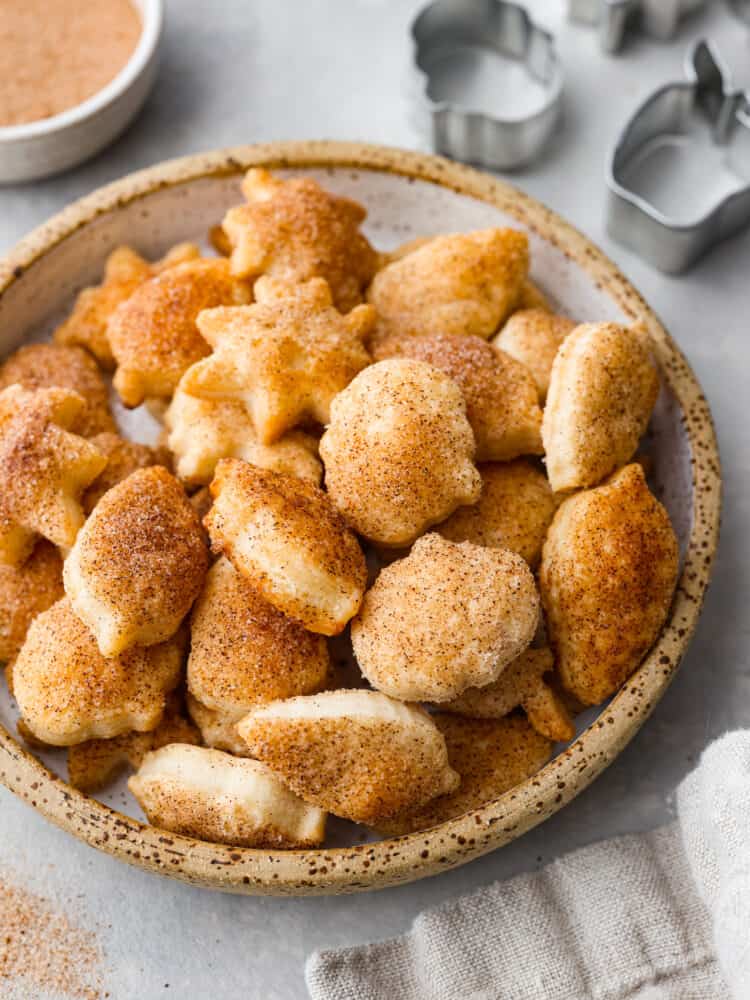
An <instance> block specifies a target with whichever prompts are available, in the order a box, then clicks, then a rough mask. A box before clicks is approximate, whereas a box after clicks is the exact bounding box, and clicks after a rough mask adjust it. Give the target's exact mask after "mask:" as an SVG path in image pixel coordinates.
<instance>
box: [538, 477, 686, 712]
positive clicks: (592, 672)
mask: <svg viewBox="0 0 750 1000" xmlns="http://www.w3.org/2000/svg"><path fill="white" fill-rule="evenodd" d="M678 562H679V553H678V547H677V539H676V537H675V533H674V530H673V529H672V525H671V523H670V520H669V515H668V514H667V512H666V510H665V509H664V507H662V505H661V504H660V503H659V501H658V500H657V499H656V498H655V497H654V496H652V494H651V493H650V491H649V489H648V486H647V485H646V480H645V478H644V475H643V469H642V468H641V467H640V465H635V464H633V465H628V466H626V467H625V468H624V469H621V470H620V471H619V472H617V473H615V475H614V476H612V478H611V479H609V480H607V482H605V483H604V484H603V485H602V486H599V487H597V488H596V489H593V490H586V491H584V492H582V493H577V494H576V495H575V496H572V497H570V498H569V499H567V500H565V501H564V503H563V504H562V505H561V506H560V509H559V510H558V512H557V514H556V515H555V519H554V521H553V522H552V526H551V527H550V530H549V533H548V535H547V540H546V542H545V543H544V550H543V552H542V565H541V570H540V575H539V583H540V587H541V592H542V601H543V603H544V610H545V612H546V615H547V627H548V630H549V636H550V642H551V644H552V647H553V649H554V650H555V653H556V661H557V667H558V670H559V672H560V677H561V679H562V682H563V684H564V685H565V686H566V688H568V690H570V691H571V692H572V693H573V694H574V695H575V696H576V697H577V698H578V699H579V700H580V701H582V702H583V703H584V704H587V705H595V704H598V703H599V702H601V701H603V700H604V699H605V698H606V697H608V696H609V695H610V694H612V693H613V692H614V691H616V690H617V688H619V687H620V685H621V684H622V683H623V682H624V681H625V680H627V678H628V677H629V676H630V675H631V673H632V672H633V671H634V670H635V668H636V667H637V666H638V664H639V663H640V662H641V660H642V659H643V656H644V654H645V653H646V652H647V651H648V649H649V648H650V647H651V645H652V644H653V642H654V640H655V639H656V637H657V635H658V634H659V630H660V629H661V627H662V625H663V624H664V620H665V619H666V616H667V613H668V612H669V606H670V603H671V601H672V594H673V592H674V588H675V584H676V582H677V572H678Z"/></svg>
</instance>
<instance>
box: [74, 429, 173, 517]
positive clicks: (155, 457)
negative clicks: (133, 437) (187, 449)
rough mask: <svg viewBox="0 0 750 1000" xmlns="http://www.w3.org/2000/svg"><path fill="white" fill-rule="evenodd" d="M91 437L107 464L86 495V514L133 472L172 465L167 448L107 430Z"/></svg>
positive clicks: (84, 504) (83, 500)
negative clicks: (157, 446) (156, 466)
mask: <svg viewBox="0 0 750 1000" xmlns="http://www.w3.org/2000/svg"><path fill="white" fill-rule="evenodd" d="M90 440H91V443H92V444H93V445H94V446H95V447H97V448H98V449H99V451H100V452H101V453H102V454H103V455H105V456H106V458H107V464H106V465H105V466H104V468H103V469H102V471H101V472H100V473H99V475H98V476H97V477H96V479H95V480H94V481H93V483H92V484H91V485H90V486H89V487H88V489H87V490H86V492H85V493H84V494H83V497H82V499H81V503H82V504H83V509H84V511H85V512H86V514H90V513H91V511H92V510H93V509H94V507H96V505H97V503H98V502H99V501H100V500H101V498H102V497H103V496H104V494H105V493H106V492H107V491H108V490H111V489H112V487H113V486H117V484H118V483H121V482H122V481H123V479H127V477H128V476H129V475H130V474H131V472H135V471H136V470H137V469H148V468H149V467H150V466H152V465H163V466H164V467H165V468H169V467H170V464H171V462H170V455H169V452H168V451H167V450H166V449H165V448H152V447H150V445H147V444H139V443H138V442H137V441H130V440H129V439H128V438H124V437H120V435H119V434H112V433H109V432H105V433H103V434H96V435H94V437H92V438H91V439H90Z"/></svg>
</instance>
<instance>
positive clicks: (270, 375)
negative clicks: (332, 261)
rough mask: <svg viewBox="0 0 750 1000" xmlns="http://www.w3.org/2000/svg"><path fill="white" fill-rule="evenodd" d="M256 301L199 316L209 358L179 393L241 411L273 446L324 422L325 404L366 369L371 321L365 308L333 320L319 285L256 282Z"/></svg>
mask: <svg viewBox="0 0 750 1000" xmlns="http://www.w3.org/2000/svg"><path fill="white" fill-rule="evenodd" d="M255 300H256V301H255V303H254V304H253V305H251V306H241V307H237V308H229V307H227V308H219V309H208V310H206V311H205V312H203V313H202V314H201V316H200V317H199V320H198V327H199V329H200V331H201V333H202V335H203V336H204V337H205V339H206V340H207V341H208V342H209V343H210V344H211V346H212V347H213V348H214V353H213V354H212V355H211V356H210V357H208V358H205V359H204V360H203V361H200V362H198V363H197V364H195V365H193V366H192V367H191V368H190V369H189V370H188V372H187V374H186V375H185V378H184V379H183V382H182V389H183V390H184V391H185V392H187V393H189V394H190V395H193V396H198V397H199V398H201V399H221V400H236V401H238V402H240V403H242V405H243V406H244V407H245V409H246V410H247V412H248V414H249V415H250V417H251V419H252V421H253V426H254V428H255V433H256V435H257V437H258V440H259V441H260V442H261V444H273V442H274V441H278V439H279V438H280V437H281V436H282V435H283V434H285V433H286V432H287V431H288V430H291V429H292V428H293V427H296V426H297V425H298V424H300V423H302V422H304V421H310V420H312V421H315V422H317V423H320V424H326V423H327V422H328V419H329V415H330V406H331V400H332V399H333V398H334V396H335V395H336V393H338V392H340V391H341V390H342V389H343V388H345V387H346V386H347V385H348V384H349V383H350V382H351V380H352V379H353V378H354V376H355V375H356V374H357V372H359V371H361V370H362V369H363V368H364V367H365V366H366V365H368V364H369V363H370V355H369V354H368V353H367V351H366V350H365V348H364V346H363V344H362V339H363V337H364V336H365V335H366V333H367V332H368V331H369V330H370V329H371V327H372V324H373V322H374V319H375V314H374V311H373V309H372V306H365V305H361V306H356V307H355V308H354V309H352V311H351V312H349V313H347V314H346V315H343V314H342V313H340V312H339V311H338V309H336V307H335V305H334V303H333V300H332V298H331V290H330V288H329V287H328V285H327V284H326V282H325V281H324V280H323V279H322V278H313V279H311V280H310V281H307V282H305V283H304V284H302V285H292V284H289V283H287V282H282V281H278V280H275V279H272V278H269V277H264V278H260V279H259V280H258V281H257V282H256V283H255Z"/></svg>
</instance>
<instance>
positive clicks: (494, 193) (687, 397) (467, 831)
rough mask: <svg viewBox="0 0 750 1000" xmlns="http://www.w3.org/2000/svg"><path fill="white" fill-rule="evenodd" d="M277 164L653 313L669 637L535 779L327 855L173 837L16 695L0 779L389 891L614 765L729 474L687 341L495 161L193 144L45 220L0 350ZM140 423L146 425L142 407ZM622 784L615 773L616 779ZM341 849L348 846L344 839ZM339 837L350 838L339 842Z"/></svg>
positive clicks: (25, 250)
mask: <svg viewBox="0 0 750 1000" xmlns="http://www.w3.org/2000/svg"><path fill="white" fill-rule="evenodd" d="M251 165H264V166H270V167H273V168H278V169H286V170H292V171H293V172H305V173H312V174H313V175H314V176H315V177H318V178H319V179H320V180H321V181H323V182H324V183H325V185H326V186H328V187H330V188H332V189H333V190H335V191H338V192H341V193H344V194H347V195H351V196H352V197H354V198H356V199H358V200H359V201H361V202H363V203H364V204H365V205H366V207H367V209H368V213H369V214H368V220H367V226H366V229H367V233H368V235H369V236H370V238H371V239H372V240H373V242H374V243H375V244H376V245H377V246H378V247H380V248H383V249H387V248H389V247H392V246H394V245H396V244H398V243H400V242H402V241H404V240H406V239H409V238H411V237H415V236H421V235H429V234H433V233H440V232H446V231H450V230H467V229H475V228H480V227H486V226H493V225H513V226H520V227H522V228H523V229H525V230H526V231H527V232H528V234H529V237H530V241H531V249H532V262H533V263H532V277H533V278H534V280H535V281H536V282H537V283H538V284H539V285H540V286H541V287H542V289H543V291H544V292H545V293H546V294H547V295H549V296H550V297H551V298H552V299H553V300H554V301H555V302H556V303H557V305H558V306H559V307H560V309H561V310H562V311H564V312H565V313H567V314H568V315H570V316H573V317H577V318H580V319H588V320H595V319H597V320H598V319H601V320H621V321H628V322H630V321H633V320H640V321H642V322H643V323H645V325H646V326H647V328H648V330H649V332H650V334H651V337H652V339H653V343H654V345H655V349H656V352H657V355H658V360H659V364H660V367H661V372H662V376H663V380H662V381H663V389H662V392H661V396H660V398H659V401H658V403H657V407H656V410H655V412H654V415H653V419H652V421H651V426H650V429H649V435H648V449H649V451H650V454H651V456H652V459H653V476H652V480H653V482H652V485H653V487H654V489H655V490H656V492H657V493H658V494H659V496H660V497H661V499H662V500H663V502H664V503H665V504H666V506H667V508H668V510H669V513H670V515H671V517H672V521H673V523H674V525H675V529H676V531H677V534H678V537H679V540H680V547H681V554H682V572H681V577H680V582H679V585H678V587H677V592H676V594H675V599H674V605H673V607H672V611H671V614H670V617H669V621H668V622H667V623H666V625H665V627H664V629H663V630H662V633H661V635H660V636H659V639H658V641H657V643H656V645H655V646H654V648H653V650H652V651H651V652H650V654H649V655H648V656H647V658H646V659H645V661H644V662H643V664H642V666H641V667H640V668H639V670H638V671H637V672H636V673H635V675H634V676H633V677H632V678H631V679H630V681H629V682H628V683H627V684H626V685H625V687H624V688H623V689H622V690H621V691H620V692H619V693H618V694H617V695H616V697H614V698H613V699H612V700H611V701H610V702H609V703H608V704H607V705H606V706H604V707H602V708H600V709H596V710H592V711H590V712H589V713H587V714H586V715H585V716H583V717H581V718H579V735H578V736H577V738H576V739H575V740H574V741H573V742H572V743H571V744H570V745H569V746H567V747H561V748H558V751H559V752H558V753H557V755H556V756H555V757H554V759H553V760H552V761H551V762H550V763H549V764H548V765H547V766H546V767H545V768H543V770H541V771H540V772H539V773H538V774H537V775H535V776H534V777H533V778H532V779H529V780H528V781H526V782H524V783H523V784H521V785H519V786H517V787H516V788H514V789H513V790H512V791H510V792H508V793H506V794H505V795H503V796H502V797H501V798H499V799H497V800H495V801H492V802H487V803H486V804H485V805H484V806H482V808H481V809H478V810H476V811H474V812H471V813H468V814H466V815H464V816H461V817H459V818H457V819H454V820H451V821H450V822H447V823H443V824H442V825H441V826H438V827H435V828H433V829H431V830H428V831H425V832H423V833H418V834H413V835H411V836H406V837H401V838H398V839H393V840H381V841H368V842H365V843H363V842H362V841H361V835H358V833H357V831H356V830H355V829H354V828H353V827H350V826H347V825H342V826H336V828H335V830H334V843H333V844H332V845H331V846H330V847H326V848H325V849H321V850H316V851H286V852H281V851H266V850H249V849H239V848H234V847H227V846H222V845H219V844H211V843H206V842H202V841H195V840H191V839H189V838H185V837H179V836H175V835H173V834H167V833H164V832H163V831H160V830H158V829H155V828H153V827H150V826H148V825H147V824H145V823H143V822H142V821H141V819H140V818H139V816H140V814H139V812H138V809H137V805H136V803H135V802H134V800H133V799H132V798H130V797H129V796H128V795H127V794H126V793H125V791H124V785H123V784H122V783H121V784H120V785H118V786H115V788H114V789H113V790H112V791H110V792H108V793H107V795H106V796H102V797H101V800H97V799H94V798H91V797H88V796H86V795H82V794H81V793H80V792H77V791H75V790H74V789H73V788H71V787H70V786H69V785H68V784H67V783H66V780H65V756H64V753H58V754H50V755H47V756H45V757H44V759H43V760H42V759H40V758H39V757H37V756H35V755H33V754H32V753H30V752H29V751H28V750H26V749H25V748H24V747H22V746H21V745H20V744H19V743H18V742H17V741H16V739H14V737H13V736H12V735H11V733H13V732H15V721H16V713H15V706H14V705H13V703H12V701H11V700H10V699H9V697H8V696H7V693H5V692H4V693H3V695H2V700H0V721H1V722H2V724H3V727H4V728H3V727H0V780H2V781H3V783H4V784H5V785H7V787H8V788H10V789H12V790H13V791H14V792H16V793H17V794H18V795H20V796H22V797H23V798H24V799H25V800H26V801H28V802H29V803H30V804H31V805H32V806H34V808H36V809H38V810H39V811H40V812H42V813H43V814H44V815H45V816H47V817H48V818H49V819H50V820H52V821H53V822H54V823H57V824H58V825H59V826H61V827H63V828H64V829H65V830H68V831H69V832H70V833H72V834H74V835H75V836H76V837H79V838H80V839H81V840H84V841H86V842H87V843H89V844H91V845H92V846H94V847H98V848H100V849H102V850H105V851H107V852H109V853H110V854H113V855H115V856H116V857H118V858H121V859H122V860H124V861H128V862H130V863H131V864H134V865H138V866H139V867H141V868H145V869H148V870H149V871H153V872H159V873H160V874H163V875H170V876H172V877H174V878H179V879H183V880H185V881H187V882H192V883H194V884H197V885H202V886H207V887H211V888H214V889H223V890H227V891H233V892H244V893H276V894H282V893H286V894H300V895H301V894H307V893H335V892H351V891H355V890H362V889H375V888H380V887H383V886H387V885H392V884H395V883H399V882H408V881H410V880H412V879H417V878H423V877H425V876H427V875H433V874H435V873H436V872H440V871H443V870H445V869H447V868H451V867H453V866H456V865H460V864H463V863H464V862H466V861H469V860H470V859H472V858H475V857H478V856H479V855H481V854H484V853H486V852H487V851H491V850H494V849H495V848H497V847H500V846H502V845H503V844H505V843H507V842H508V841H510V840H512V839H513V838H514V837H518V836H520V835H521V834H522V833H524V832H525V831H526V830H529V829H530V828H531V827H533V826H535V825H536V824H537V823H540V822H542V820H544V819H546V817H547V816H550V815H551V814H552V813H554V812H555V811H556V810H558V809H560V808H562V807H563V806H564V805H566V804H567V803H568V802H570V800H571V799H572V798H574V797H575V795H576V794H577V793H578V792H580V791H581V790H582V789H583V788H585V787H586V786H587V785H588V784H589V783H590V782H591V781H593V779H594V778H595V777H597V775H599V774H601V772H602V771H603V770H604V769H605V768H606V766H607V764H609V763H610V762H611V761H612V760H613V759H614V758H615V757H616V756H617V754H618V753H619V752H620V751H621V750H622V749H623V747H624V746H625V745H626V744H627V742H628V741H629V740H630V739H631V738H632V737H633V736H634V735H635V733H636V732H637V730H638V729H639V728H640V726H641V725H642V724H643V722H644V721H645V719H646V718H647V717H648V715H649V713H650V711H651V709H652V708H653V706H654V705H655V703H656V702H657V701H658V699H659V698H660V697H661V696H662V694H663V693H664V691H665V689H666V687H667V686H668V684H669V682H670V681H671V679H672V676H673V675H674V672H675V670H676V669H677V666H678V664H679V661H680V657H681V656H682V654H683V653H684V651H685V649H686V647H687V644H688V642H689V640H690V636H691V634H692V632H693V629H694V628H695V624H696V622H697V619H698V615H699V613H700V608H701V604H702V601H703V596H704V593H705V590H706V586H707V584H708V579H709V574H710V571H711V564H712V559H713V555H714V551H715V548H716V542H717V535H718V527H719V511H720V494H721V480H720V472H719V459H718V453H717V447H716V440H715V436H714V431H713V427H712V424H711V416H710V413H709V410H708V406H707V405H706V401H705V399H704V397H703V395H702V393H701V389H700V386H699V385H698V383H697V382H696V380H695V377H694V376H693V373H692V372H691V370H690V368H689V367H688V365H687V363H686V362H685V359H684V358H683V357H682V355H681V354H680V351H679V350H678V348H677V347H676V345H675V343H674V342H673V341H672V339H671V338H670V337H669V335H668V334H667V333H666V332H665V330H664V329H663V328H662V326H661V325H660V323H659V321H658V320H657V318H656V317H655V316H654V314H653V313H652V312H651V310H650V309H649V308H648V306H647V305H646V304H645V303H644V302H643V300H642V299H641V297H640V296H639V294H638V293H637V292H636V290H635V289H634V288H633V287H632V286H631V285H629V284H628V282H627V281H626V280H625V278H624V277H623V276H622V275H621V274H620V273H619V271H618V270H617V269H616V268H615V266H614V265H613V264H612V263H611V262H610V261H609V260H607V258H606V257H604V255H603V254H602V253H600V251H599V250H597V249H596V247H594V246H592V244H591V243H589V242H588V241H587V240H586V239H585V238H584V237H583V236H581V235H580V233H578V232H576V231H575V230H574V229H572V228H571V227H570V226H569V225H567V223H565V222H563V221H562V220H561V219H560V218H559V217H558V216H556V215H554V214H553V213H552V212H550V211H549V210H548V209H546V208H544V207H543V206H542V205H540V204H539V203H538V202H535V201H533V200H532V199H531V198H528V197H527V196H525V195H523V194H521V193H520V192H519V191H517V190H516V189H514V188H512V187H510V186H508V185H507V184H504V183H502V182H501V181H498V180H495V179H494V178H492V177H489V176H487V175H485V174H481V173H478V172H476V171H474V170H471V169H469V168H467V167H463V166H459V165H457V164H454V163H450V162H448V161H446V160H441V159H438V158H436V157H430V156H422V155H419V154H416V153H406V152H400V151H397V150H391V149H384V148H379V147H374V146H363V145H353V144H346V143H332V142H316V143H310V142H305V143H286V144H274V145H269V146H252V147H243V148H239V149H233V150H229V151H224V152H219V153H213V154H208V155H202V156H192V157H188V158H186V159H183V160H176V161H174V162H171V163H166V164H164V165H162V166H158V167H155V168H153V169H150V170H146V171H143V172H142V173H138V174H134V175H132V176H130V177H126V178H125V179H123V180H121V181H118V182H117V183H115V184H112V185H110V186H109V187H106V188H103V189H102V190H100V191H98V192H96V193H95V194H93V195H91V196H90V197H88V198H85V199H83V200H82V201H80V202H78V203H77V204H75V205H72V206H71V207H70V208H68V209H66V210H65V211H64V212H62V213H61V214H60V215H58V216H56V217H55V218H54V219H52V220H51V221H50V222H48V223H47V224H46V225H44V226H42V227H41V228H40V229H38V230H37V231H36V232H34V233H32V234H31V236H29V237H28V238H27V239H26V240H24V241H23V242H22V243H21V244H19V246H18V247H16V249H15V250H14V251H13V252H12V253H11V254H10V256H9V257H8V258H7V259H6V261H4V262H3V263H2V264H0V353H1V354H3V355H4V354H6V353H8V352H10V351H11V350H12V349H13V348H15V347H17V346H18V345H19V344H20V343H21V342H22V341H24V340H28V339H39V338H40V337H43V336H44V335H45V334H46V333H48V332H49V330H50V328H51V327H52V326H53V325H54V323H55V322H56V321H57V320H58V319H59V317H60V316H61V314H62V313H63V312H64V310H65V309H66V308H68V307H69V305H70V303H71V299H72V297H73V296H74V294H75V293H76V291H77V290H78V289H79V288H80V287H81V286H82V285H85V284H87V283H90V282H92V281H95V280H98V278H99V275H100V273H101V269H102V264H103V261H104V258H105V256H106V255H107V254H108V253H109V251H110V250H112V249H113V248H114V247H115V246H117V245H118V244H120V243H130V244H132V245H133V246H135V247H136V248H137V249H138V250H140V251H141V252H142V253H144V254H146V255H148V256H156V255H159V254H160V253H162V252H163V251H164V250H166V248H167V247H169V246H171V245H172V244H174V243H176V242H178V241H180V240H185V239H196V238H198V239H201V238H203V237H204V236H205V233H206V231H207V229H208V227H209V226H210V225H213V224H214V223H216V222H217V221H219V220H220V219H221V217H222V215H223V213H224V211H225V210H226V209H227V207H228V206H230V205H231V204H233V203H235V202H236V201H238V199H239V180H240V176H241V173H242V171H244V170H245V169H246V168H247V167H249V166H251ZM128 423H129V426H128V428H127V430H128V431H129V432H130V433H131V434H136V435H138V436H141V437H143V436H144V435H148V433H149V427H148V421H147V420H145V419H144V417H143V416H142V415H141V414H138V413H136V414H135V415H129V417H128ZM605 780H606V779H605ZM334 845H335V846H334ZM339 845H340V846H339Z"/></svg>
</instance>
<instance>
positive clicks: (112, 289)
mask: <svg viewBox="0 0 750 1000" xmlns="http://www.w3.org/2000/svg"><path fill="white" fill-rule="evenodd" d="M198 256H200V251H199V250H198V247H197V246H195V245H194V244H193V243H179V244H178V245H177V246H175V247H172V249H171V250H170V251H169V253H167V254H166V256H164V257H163V258H162V259H161V260H158V261H155V262H154V263H151V262H149V261H147V260H145V259H144V258H143V257H141V255H140V254H138V253H136V252H135V250H133V249H132V248H131V247H127V246H122V247H117V248H116V249H115V250H113V251H112V253H111V254H110V255H109V257H107V260H106V263H105V265H104V277H103V279H102V282H101V284H99V285H92V286H91V287H89V288H84V289H83V290H82V291H81V292H80V293H79V295H78V297H77V298H76V301H75V305H74V306H73V310H72V312H71V314H70V316H68V318H67V319H66V320H65V322H64V323H61V324H60V326H58V327H57V329H56V330H55V332H54V333H53V335H52V338H53V340H54V342H55V343H56V344H66V345H74V346H76V347H85V348H86V350H87V351H89V352H90V353H91V354H92V355H93V356H94V357H95V358H96V360H97V361H98V363H99V364H100V365H101V367H102V368H104V369H106V370H107V371H109V370H111V369H112V368H114V367H115V359H114V357H113V355H112V349H111V347H110V345H109V339H108V337H107V323H108V322H109V318H110V316H111V315H112V313H113V312H114V311H115V309H117V307H118V306H119V305H120V303H122V302H125V301H126V300H127V299H129V298H130V296H131V295H132V294H133V292H134V291H135V290H136V289H137V288H138V287H139V286H140V285H142V284H143V282H144V281H147V280H148V279H149V278H151V277H152V276H153V275H154V274H159V273H161V272H162V271H164V270H167V269H168V268H170V267H174V266H175V265H176V264H182V263H183V262H185V261H187V260H193V259H194V258H195V257H198Z"/></svg>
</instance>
